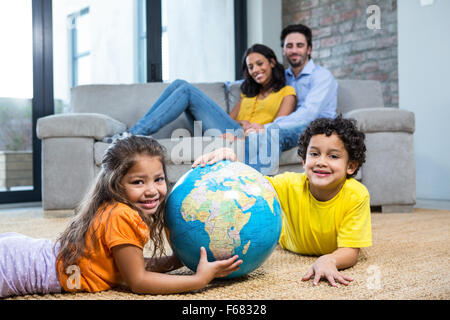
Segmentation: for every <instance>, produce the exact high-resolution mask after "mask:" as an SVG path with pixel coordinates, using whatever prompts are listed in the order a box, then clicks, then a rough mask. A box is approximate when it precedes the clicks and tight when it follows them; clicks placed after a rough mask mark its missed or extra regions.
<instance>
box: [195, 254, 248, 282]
mask: <svg viewBox="0 0 450 320" xmlns="http://www.w3.org/2000/svg"><path fill="white" fill-rule="evenodd" d="M237 259H238V256H237V255H235V256H233V257H231V258H229V259H226V260H218V261H214V262H208V259H207V255H206V249H205V248H204V247H201V248H200V261H199V262H198V266H197V272H196V274H195V275H196V276H197V277H198V278H200V279H201V281H202V282H203V283H204V285H205V286H206V284H208V283H209V282H210V281H211V280H212V279H214V278H222V277H226V276H227V275H229V274H231V273H232V272H234V271H237V270H239V265H241V264H242V262H243V261H242V260H237Z"/></svg>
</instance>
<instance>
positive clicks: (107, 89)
mask: <svg viewBox="0 0 450 320" xmlns="http://www.w3.org/2000/svg"><path fill="white" fill-rule="evenodd" d="M168 85H169V84H168V83H160V82H154V83H144V84H120V85H115V84H111V85H100V84H93V85H82V86H77V87H75V88H73V89H72V97H71V111H72V112H77V113H78V112H79V113H87V112H89V113H91V112H95V113H102V114H105V115H108V116H110V117H111V118H113V119H117V120H119V121H121V122H123V123H125V124H126V126H127V128H131V127H132V126H134V125H135V124H136V122H137V121H138V120H139V119H141V118H142V117H143V116H144V115H145V114H146V113H147V111H148V110H149V108H150V107H151V106H152V105H153V103H154V102H155V101H156V100H157V99H158V98H159V96H160V95H161V94H162V92H163V91H164V89H165V88H166V87H167V86H168ZM193 85H194V86H195V87H197V88H198V89H199V90H201V91H202V92H203V93H205V94H206V95H207V96H208V97H210V98H211V99H212V100H213V101H214V102H216V103H217V104H218V105H219V106H220V107H221V108H223V109H224V110H225V111H227V103H226V94H225V84H224V83H223V82H215V83H194V84H193ZM190 123H191V122H190V121H188V119H187V118H186V116H185V114H182V115H180V116H179V117H178V118H177V119H176V120H175V121H172V122H171V123H170V124H168V125H167V126H166V127H167V128H166V127H164V128H162V129H161V130H160V131H159V132H158V133H157V134H155V135H154V136H155V138H169V137H170V136H171V132H172V131H173V130H174V129H176V128H185V129H187V130H192V128H191V126H190Z"/></svg>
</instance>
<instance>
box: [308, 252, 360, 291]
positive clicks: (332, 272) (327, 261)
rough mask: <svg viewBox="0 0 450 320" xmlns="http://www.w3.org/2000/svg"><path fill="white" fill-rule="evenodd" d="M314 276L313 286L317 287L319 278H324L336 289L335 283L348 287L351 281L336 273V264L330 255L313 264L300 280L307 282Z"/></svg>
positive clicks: (349, 278) (347, 277)
mask: <svg viewBox="0 0 450 320" xmlns="http://www.w3.org/2000/svg"><path fill="white" fill-rule="evenodd" d="M313 276H314V280H313V284H314V285H315V286H317V284H318V283H319V281H320V279H321V278H326V279H327V280H328V282H329V283H330V284H331V285H332V286H333V287H337V283H336V281H337V282H339V283H341V284H343V285H346V286H347V285H348V284H349V283H350V281H353V279H352V278H351V277H349V276H346V275H344V274H342V273H340V272H339V271H338V269H337V268H336V262H335V260H334V259H333V258H332V257H331V256H330V255H323V256H321V257H320V258H318V259H317V260H316V262H314V264H313V265H312V266H311V267H310V268H309V270H308V272H307V273H306V274H305V275H304V276H303V278H302V280H303V281H307V280H309V279H311V278H312V277H313Z"/></svg>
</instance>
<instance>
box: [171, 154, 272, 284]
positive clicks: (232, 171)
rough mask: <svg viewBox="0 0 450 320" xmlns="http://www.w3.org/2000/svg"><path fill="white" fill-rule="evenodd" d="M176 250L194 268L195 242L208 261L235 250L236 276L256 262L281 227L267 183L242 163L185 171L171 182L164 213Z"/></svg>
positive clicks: (268, 249)
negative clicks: (237, 263) (241, 261)
mask: <svg viewBox="0 0 450 320" xmlns="http://www.w3.org/2000/svg"><path fill="white" fill-rule="evenodd" d="M165 220H166V227H167V229H168V231H169V232H168V234H169V239H170V242H171V245H172V249H173V251H174V253H175V255H176V256H177V257H178V258H179V259H180V260H181V261H182V262H183V263H184V265H186V266H187V267H188V268H189V269H191V270H192V271H194V272H195V270H196V268H197V265H198V262H199V259H200V247H202V246H203V247H205V249H206V252H207V256H208V261H215V260H222V259H227V258H229V257H231V256H233V255H235V254H237V255H238V256H239V259H242V260H243V263H242V264H241V265H240V269H239V270H237V271H235V272H233V273H231V274H229V275H228V276H227V277H226V278H236V277H240V276H243V275H245V274H248V273H250V272H252V271H253V270H255V269H257V268H258V267H260V266H261V265H262V264H263V263H264V261H265V260H266V259H267V258H268V257H269V256H270V254H271V253H272V251H273V250H274V249H275V247H276V244H277V242H278V238H279V236H280V232H281V206H280V202H279V200H278V197H277V194H276V192H275V190H274V188H273V187H272V185H271V184H270V182H269V181H268V180H267V179H266V178H265V177H264V176H263V175H262V174H261V173H259V172H258V171H256V170H255V169H253V168H251V167H249V166H247V165H246V164H243V163H241V162H232V161H228V160H223V161H220V162H217V163H215V164H213V165H206V166H205V167H203V168H201V167H200V166H197V167H196V168H194V169H191V170H189V171H188V172H186V173H185V174H184V175H183V176H182V177H181V178H180V179H179V180H178V181H177V183H176V184H175V186H174V187H173V189H172V191H171V193H170V195H169V197H168V199H167V206H166V213H165Z"/></svg>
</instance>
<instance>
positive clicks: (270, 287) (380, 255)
mask: <svg viewBox="0 0 450 320" xmlns="http://www.w3.org/2000/svg"><path fill="white" fill-rule="evenodd" d="M68 221H69V218H67V217H63V218H54V217H47V216H46V215H45V214H44V213H43V212H42V210H39V209H22V210H17V209H16V210H12V211H11V212H8V211H5V210H3V211H2V212H0V233H1V232H10V231H14V232H19V233H23V234H25V235H28V236H32V237H40V238H47V239H56V237H57V236H58V234H59V233H60V232H61V231H62V230H64V228H65V227H66V225H67V224H68ZM449 226H450V212H449V211H443V210H426V209H415V210H414V212H413V213H406V214H405V213H401V214H395V213H389V214H382V213H372V239H373V246H372V247H370V248H365V249H362V250H361V253H360V256H359V259H358V262H357V264H356V265H355V266H353V267H351V268H348V269H346V270H343V271H342V272H343V273H344V274H347V275H349V276H351V277H353V278H354V281H353V282H351V283H350V285H348V286H344V285H339V287H337V288H335V287H331V286H330V285H329V284H328V283H327V282H326V281H323V280H322V281H321V282H320V283H319V284H318V285H317V286H313V285H312V281H306V282H304V281H302V280H301V277H302V276H303V275H304V274H305V273H306V272H307V270H308V268H309V267H310V266H311V264H313V263H314V261H315V260H316V257H310V256H302V255H298V254H295V253H292V252H289V251H286V250H283V249H281V248H280V247H279V246H278V247H277V248H276V249H275V250H274V252H273V253H272V255H271V256H270V257H269V258H268V260H267V261H266V262H265V263H264V264H263V265H262V266H261V267H260V268H258V269H257V270H255V271H253V272H252V273H250V274H248V275H246V276H244V277H241V278H239V279H231V280H219V279H216V280H214V281H212V282H211V283H210V284H209V285H208V286H207V287H206V288H204V289H202V290H198V291H195V292H190V293H185V294H172V295H138V294H133V293H131V292H130V291H129V290H128V289H127V288H126V287H120V288H116V289H113V290H108V291H104V292H99V293H76V294H72V293H63V294H47V295H37V294H36V295H28V296H22V297H13V298H9V299H11V300H22V299H45V300H52V299H57V300H73V299H75V300H78V299H81V300H228V299H233V300H304V299H308V300H400V299H407V300H435V299H436V300H448V299H449V298H450V265H449V257H450V237H449ZM144 253H146V251H144ZM171 273H173V274H192V272H191V271H190V270H189V269H187V268H185V267H184V268H181V269H178V270H176V271H172V272H171ZM7 300H8V299H7Z"/></svg>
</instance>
